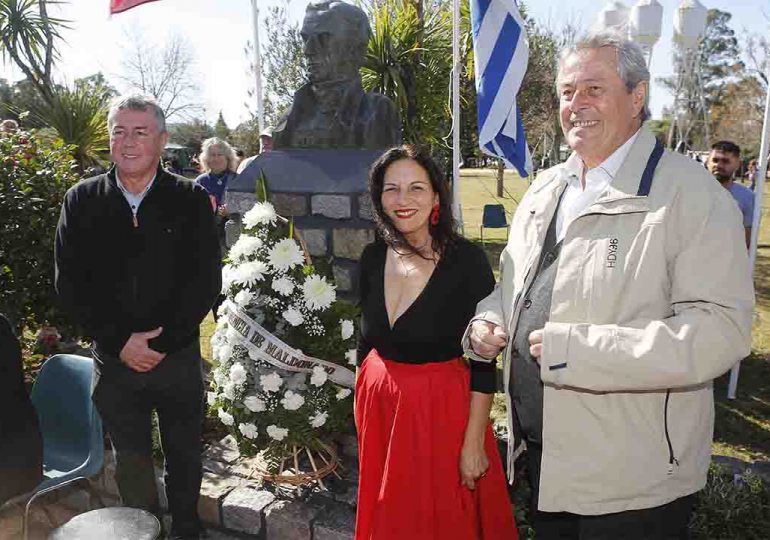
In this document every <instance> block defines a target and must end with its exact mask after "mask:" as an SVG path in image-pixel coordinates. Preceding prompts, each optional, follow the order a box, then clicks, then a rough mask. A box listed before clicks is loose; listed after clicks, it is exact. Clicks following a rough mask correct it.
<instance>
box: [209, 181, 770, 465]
mask: <svg viewBox="0 0 770 540" xmlns="http://www.w3.org/2000/svg"><path fill="white" fill-rule="evenodd" d="M528 185H529V184H528V182H527V181H525V180H522V179H520V178H519V177H518V176H516V175H515V173H511V172H510V171H506V174H505V179H504V191H503V196H502V197H497V196H496V186H497V178H496V172H495V171H494V170H491V169H488V170H483V169H472V170H468V169H466V170H463V171H462V180H461V185H460V197H461V204H462V211H463V222H464V227H465V236H467V237H468V238H470V239H471V240H478V239H479V225H480V224H481V213H482V209H483V207H484V205H485V204H496V203H499V204H502V205H503V206H505V208H506V211H507V212H509V221H510V214H512V213H513V211H514V210H515V209H516V205H517V204H518V201H520V200H521V197H522V196H523V195H524V192H525V191H526V189H527V187H528ZM769 211H770V201H768V200H767V199H765V205H764V208H763V222H762V223H763V225H762V229H761V231H760V240H759V244H760V245H759V252H758V255H757V265H756V269H755V287H756V292H757V308H756V312H755V322H754V339H753V347H752V349H753V352H752V355H751V356H750V357H749V358H748V359H747V360H745V361H744V362H743V363H742V366H741V376H740V382H739V385H738V396H737V399H735V400H728V399H726V392H727V390H726V387H727V375H725V376H723V377H720V378H719V379H718V380H717V381H715V385H714V388H715V391H714V395H715V398H716V425H715V430H714V452H715V453H718V454H723V455H731V456H734V457H739V458H741V459H745V460H749V461H754V460H760V459H761V460H770V221H768V219H767V218H768V213H769ZM505 240H506V231H505V229H485V230H484V250H485V251H486V252H487V255H488V256H489V259H490V263H491V264H492V268H494V269H495V273H496V274H497V263H498V259H499V256H500V252H501V251H502V249H503V247H504V245H505ZM214 328H215V324H214V320H213V318H212V317H211V315H210V314H209V316H208V317H207V318H206V320H205V321H204V322H203V324H202V325H201V349H202V351H203V356H204V358H206V359H207V360H208V361H211V345H210V343H209V340H210V338H211V335H212V334H213V332H214ZM501 397H502V396H498V398H497V399H496V401H495V408H494V411H493V415H494V416H495V417H496V419H500V418H502V417H504V414H505V405H504V403H503V400H502V399H501Z"/></svg>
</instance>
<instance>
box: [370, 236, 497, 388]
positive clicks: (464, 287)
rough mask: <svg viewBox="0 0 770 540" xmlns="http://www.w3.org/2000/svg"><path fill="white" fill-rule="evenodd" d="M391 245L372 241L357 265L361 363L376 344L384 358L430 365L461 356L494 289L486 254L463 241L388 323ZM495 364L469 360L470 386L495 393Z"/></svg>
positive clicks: (461, 240)
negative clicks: (463, 340) (474, 320)
mask: <svg viewBox="0 0 770 540" xmlns="http://www.w3.org/2000/svg"><path fill="white" fill-rule="evenodd" d="M386 252H387V246H386V245H385V244H384V243H383V242H375V243H374V244H370V245H369V246H367V248H366V249H365V250H364V253H363V254H362V256H361V261H360V263H359V265H360V267H359V295H360V305H361V338H360V340H359V345H358V362H359V363H361V362H363V360H364V358H365V357H366V355H367V354H368V352H369V351H370V350H371V349H372V348H374V349H377V351H378V352H379V353H380V355H382V356H383V357H384V358H387V359H389V360H393V361H397V362H405V363H414V364H421V363H428V362H441V361H447V360H451V359H453V358H457V357H459V356H462V354H463V351H462V346H461V343H460V340H461V338H462V335H463V333H464V331H465V328H466V326H467V324H468V322H469V321H470V319H471V318H472V317H473V314H474V313H475V312H476V304H477V303H478V302H479V301H480V300H481V299H482V298H484V297H486V296H487V295H488V294H489V293H490V292H491V291H492V289H493V288H494V275H493V273H492V269H491V267H490V266H489V262H488V261H487V259H486V255H485V254H484V252H483V251H482V250H481V249H480V248H478V247H476V246H474V245H473V244H471V243H470V242H468V241H467V240H465V239H460V240H458V242H457V244H456V245H455V246H453V249H452V250H451V251H450V252H448V253H447V254H446V256H445V257H443V258H442V259H441V260H440V261H439V263H438V265H437V266H436V269H435V270H434V272H433V275H432V276H431V278H430V280H429V281H428V284H427V285H426V286H425V289H424V290H423V291H422V293H421V294H420V295H419V296H418V297H417V299H415V301H414V303H413V304H412V305H411V306H410V307H409V308H407V310H406V311H405V312H404V313H403V314H402V315H401V316H400V317H399V318H398V320H396V322H395V324H394V325H393V328H391V327H390V323H389V321H388V315H387V311H386V309H385V293H384V270H385V256H386ZM495 387H496V385H495V365H494V363H488V364H487V363H483V362H475V361H472V362H471V390H473V391H477V392H483V393H488V394H489V393H493V392H494V391H495Z"/></svg>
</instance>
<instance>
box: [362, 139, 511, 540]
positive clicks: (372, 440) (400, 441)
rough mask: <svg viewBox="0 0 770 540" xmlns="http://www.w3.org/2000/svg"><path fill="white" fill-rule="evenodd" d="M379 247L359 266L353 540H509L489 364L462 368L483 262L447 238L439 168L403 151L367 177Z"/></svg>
mask: <svg viewBox="0 0 770 540" xmlns="http://www.w3.org/2000/svg"><path fill="white" fill-rule="evenodd" d="M369 192H370V194H371V197H372V203H373V207H374V210H375V212H374V214H375V221H376V223H377V227H378V232H379V237H380V239H379V240H378V241H376V242H374V243H373V244H370V245H369V246H367V247H366V249H365V250H364V253H363V255H362V256H361V262H360V274H359V275H360V300H361V309H362V314H361V334H362V337H361V343H360V346H359V351H358V359H359V362H360V371H359V373H358V377H357V382H356V394H355V395H356V405H355V417H356V426H357V428H358V447H359V454H358V457H359V477H360V480H359V482H360V483H359V489H358V511H357V515H356V539H357V540H411V539H414V540H418V539H419V540H434V539H435V540H489V539H500V540H503V539H504V540H512V539H516V538H518V535H517V532H516V527H515V524H514V520H513V508H512V506H511V503H510V501H509V498H508V493H507V489H506V483H505V477H504V473H503V469H502V465H501V462H500V456H499V454H498V451H497V446H496V444H495V440H494V437H493V434H492V429H491V427H490V424H489V409H490V406H491V402H492V394H493V392H494V390H495V366H494V364H486V363H480V362H479V363H477V362H475V361H470V368H469V366H468V362H467V361H466V360H464V359H463V358H462V348H461V346H460V340H461V337H462V334H463V332H464V330H465V327H466V325H467V324H468V321H469V320H470V319H471V317H472V316H473V314H474V312H475V310H476V303H477V302H478V301H479V300H481V299H482V298H484V297H485V296H487V295H488V294H489V293H490V292H491V290H492V288H493V287H494V277H493V274H492V270H491V268H490V266H489V262H488V261H487V258H486V255H485V254H484V252H483V251H482V250H481V249H479V248H478V247H476V246H474V245H473V244H471V243H470V242H468V241H467V240H465V239H463V238H462V237H459V236H458V235H457V234H456V233H455V232H454V223H453V220H452V214H451V208H450V198H449V191H448V186H447V183H446V181H445V180H444V178H443V176H442V174H441V172H440V170H439V168H438V167H437V166H436V164H435V162H434V161H433V160H432V159H431V158H430V156H428V155H427V154H426V153H424V152H422V151H420V150H417V149H415V148H414V147H411V146H402V147H397V148H393V149H391V150H388V151H387V152H386V153H385V154H384V155H383V156H381V157H380V158H379V159H378V160H377V162H376V163H375V164H374V165H373V166H372V169H371V172H370V177H369Z"/></svg>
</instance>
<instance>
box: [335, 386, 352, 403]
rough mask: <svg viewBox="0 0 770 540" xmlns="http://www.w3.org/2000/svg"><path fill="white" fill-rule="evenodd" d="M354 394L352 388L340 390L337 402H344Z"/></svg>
mask: <svg viewBox="0 0 770 540" xmlns="http://www.w3.org/2000/svg"><path fill="white" fill-rule="evenodd" d="M352 393H353V391H352V390H351V389H350V388H340V389H339V390H338V391H337V395H336V396H335V397H336V398H337V401H342V400H343V399H345V398H346V397H348V396H349V395H350V394H352Z"/></svg>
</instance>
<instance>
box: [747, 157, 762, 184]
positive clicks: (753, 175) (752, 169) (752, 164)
mask: <svg viewBox="0 0 770 540" xmlns="http://www.w3.org/2000/svg"><path fill="white" fill-rule="evenodd" d="M758 169H759V164H758V163H757V160H756V159H752V160H751V161H749V166H748V170H747V171H746V178H747V179H748V181H749V189H750V190H751V191H754V187H756V185H757V174H758Z"/></svg>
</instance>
